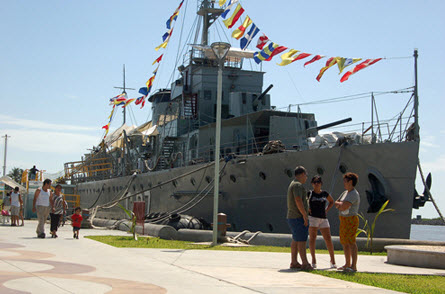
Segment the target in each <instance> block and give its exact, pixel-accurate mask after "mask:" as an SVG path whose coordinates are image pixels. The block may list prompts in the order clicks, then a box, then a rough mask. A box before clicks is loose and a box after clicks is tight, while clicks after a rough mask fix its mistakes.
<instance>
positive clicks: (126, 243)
mask: <svg viewBox="0 0 445 294" xmlns="http://www.w3.org/2000/svg"><path fill="white" fill-rule="evenodd" d="M85 238H89V239H92V240H96V241H99V242H102V243H105V244H108V245H111V246H114V247H131V248H165V249H184V250H191V249H205V250H227V251H258V252H286V253H290V247H277V246H250V247H227V246H219V245H218V246H214V247H212V246H210V245H197V244H192V242H189V241H176V240H163V239H160V238H155V237H149V238H147V237H139V238H138V240H137V241H135V240H133V239H132V237H130V236H86V237H85ZM308 252H309V249H308ZM317 253H320V254H328V251H327V250H317ZM335 254H343V251H335ZM359 254H361V255H369V252H359ZM373 255H383V256H386V252H378V253H373Z"/></svg>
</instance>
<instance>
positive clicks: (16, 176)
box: [7, 167, 23, 183]
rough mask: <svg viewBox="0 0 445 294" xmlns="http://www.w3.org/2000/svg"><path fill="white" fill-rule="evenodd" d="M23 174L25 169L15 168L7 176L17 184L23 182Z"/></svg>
mask: <svg viewBox="0 0 445 294" xmlns="http://www.w3.org/2000/svg"><path fill="white" fill-rule="evenodd" d="M22 174H23V169H21V168H18V167H13V168H12V169H11V171H10V172H9V173H8V174H7V176H8V177H10V178H11V179H13V180H14V181H16V182H17V183H20V182H21V180H22Z"/></svg>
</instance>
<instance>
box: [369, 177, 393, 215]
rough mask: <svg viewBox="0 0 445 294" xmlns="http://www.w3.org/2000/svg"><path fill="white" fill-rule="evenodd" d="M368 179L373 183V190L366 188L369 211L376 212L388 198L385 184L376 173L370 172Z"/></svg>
mask: <svg viewBox="0 0 445 294" xmlns="http://www.w3.org/2000/svg"><path fill="white" fill-rule="evenodd" d="M368 180H369V182H370V183H371V191H368V190H366V198H367V199H368V203H369V207H368V213H375V212H378V211H379V210H380V208H381V207H382V205H383V204H384V203H385V202H386V201H387V200H388V198H387V197H386V195H385V187H384V185H383V184H382V183H381V182H380V180H379V179H378V178H377V177H376V176H375V175H374V174H372V173H371V174H369V175H368Z"/></svg>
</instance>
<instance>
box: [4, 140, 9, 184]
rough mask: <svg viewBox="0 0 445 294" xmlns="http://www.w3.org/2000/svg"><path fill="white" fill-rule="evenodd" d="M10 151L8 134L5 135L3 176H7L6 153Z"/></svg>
mask: <svg viewBox="0 0 445 294" xmlns="http://www.w3.org/2000/svg"><path fill="white" fill-rule="evenodd" d="M7 152H8V135H5V156H4V157H3V176H6V153H7Z"/></svg>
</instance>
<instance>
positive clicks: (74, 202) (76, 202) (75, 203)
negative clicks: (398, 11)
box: [63, 194, 80, 208]
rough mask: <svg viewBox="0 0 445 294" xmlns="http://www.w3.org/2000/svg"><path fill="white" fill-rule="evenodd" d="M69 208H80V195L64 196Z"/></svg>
mask: <svg viewBox="0 0 445 294" xmlns="http://www.w3.org/2000/svg"><path fill="white" fill-rule="evenodd" d="M63 195H64V196H65V201H66V202H67V203H68V207H71V208H75V207H79V206H80V195H78V194H63ZM70 204H71V205H70Z"/></svg>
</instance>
